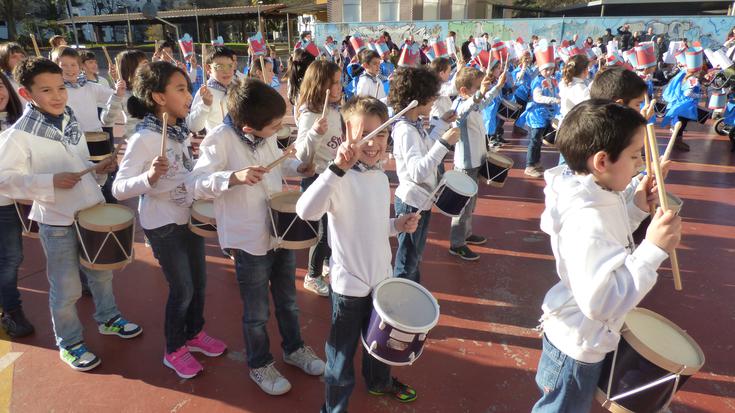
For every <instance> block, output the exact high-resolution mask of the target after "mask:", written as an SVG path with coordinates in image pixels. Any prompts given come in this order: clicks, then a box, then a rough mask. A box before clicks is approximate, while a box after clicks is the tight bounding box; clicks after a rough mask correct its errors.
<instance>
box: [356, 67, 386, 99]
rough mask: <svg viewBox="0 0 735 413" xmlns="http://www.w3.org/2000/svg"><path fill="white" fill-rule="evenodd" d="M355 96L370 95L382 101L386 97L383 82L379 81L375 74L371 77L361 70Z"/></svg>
mask: <svg viewBox="0 0 735 413" xmlns="http://www.w3.org/2000/svg"><path fill="white" fill-rule="evenodd" d="M355 96H371V97H374V98H376V99H378V100H381V101H383V102H385V100H386V98H387V95H386V94H385V88H384V87H383V82H381V81H380V79H379V78H378V77H377V76H374V77H373V76H371V75H369V74H367V73H366V72H363V73H362V74H361V75H360V79H359V80H358V81H357V87H355Z"/></svg>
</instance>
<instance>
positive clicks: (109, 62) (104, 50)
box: [102, 46, 112, 68]
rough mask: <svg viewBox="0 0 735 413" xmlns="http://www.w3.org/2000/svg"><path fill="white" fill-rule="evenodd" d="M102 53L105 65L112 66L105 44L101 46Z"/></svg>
mask: <svg viewBox="0 0 735 413" xmlns="http://www.w3.org/2000/svg"><path fill="white" fill-rule="evenodd" d="M102 53H104V54H105V59H107V67H108V68H110V67H112V58H111V57H110V53H109V52H108V51H107V46H102Z"/></svg>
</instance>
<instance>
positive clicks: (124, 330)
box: [97, 314, 143, 338]
mask: <svg viewBox="0 0 735 413" xmlns="http://www.w3.org/2000/svg"><path fill="white" fill-rule="evenodd" d="M97 328H98V329H99V332H100V334H104V335H109V336H118V337H122V338H133V337H136V336H138V335H140V333H142V332H143V329H142V328H140V326H139V325H137V324H135V323H131V322H130V321H128V320H126V319H124V318H122V316H121V315H119V314H118V315H116V316H115V317H112V318H111V319H110V320H108V321H107V322H106V323H103V324H100V325H99V326H98V327H97Z"/></svg>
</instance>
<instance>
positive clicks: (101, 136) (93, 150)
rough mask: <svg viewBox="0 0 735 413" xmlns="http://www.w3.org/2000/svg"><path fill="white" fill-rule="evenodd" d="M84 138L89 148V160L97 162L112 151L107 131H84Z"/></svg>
mask: <svg viewBox="0 0 735 413" xmlns="http://www.w3.org/2000/svg"><path fill="white" fill-rule="evenodd" d="M84 139H85V140H86V141H87V148H88V149H89V160H90V161H92V162H99V161H101V160H103V159H105V158H107V157H108V156H110V154H111V153H112V151H113V145H112V141H111V140H110V135H108V134H107V132H84Z"/></svg>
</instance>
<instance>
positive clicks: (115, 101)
mask: <svg viewBox="0 0 735 413" xmlns="http://www.w3.org/2000/svg"><path fill="white" fill-rule="evenodd" d="M132 95H133V94H132V93H130V91H129V90H126V91H125V96H124V97H119V96H117V95H115V94H113V95H112V96H111V97H110V100H109V101H108V102H107V105H105V108H104V109H102V115H101V118H102V125H103V126H107V127H113V126H115V125H116V124H123V125H125V137H130V136H133V134H135V128H136V127H137V126H138V124H139V123H140V121H141V120H140V119H138V118H134V117H132V116H130V113H128V99H130V96H132Z"/></svg>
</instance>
